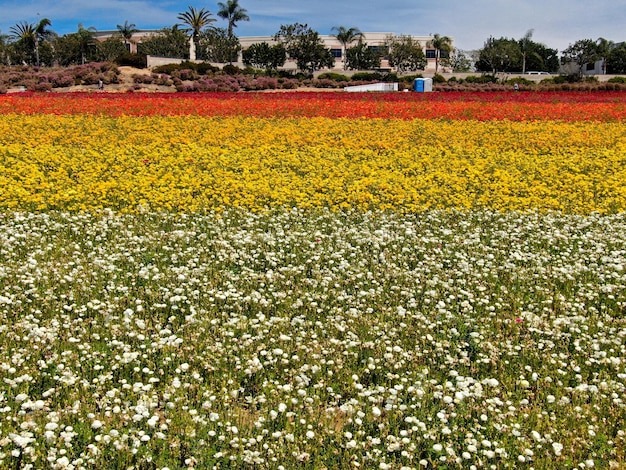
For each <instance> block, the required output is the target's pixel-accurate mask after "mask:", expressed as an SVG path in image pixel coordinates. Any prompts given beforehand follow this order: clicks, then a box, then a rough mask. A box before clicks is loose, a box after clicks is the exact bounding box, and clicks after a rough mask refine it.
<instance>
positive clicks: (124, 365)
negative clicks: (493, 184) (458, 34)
mask: <svg viewBox="0 0 626 470" xmlns="http://www.w3.org/2000/svg"><path fill="white" fill-rule="evenodd" d="M0 246H1V247H2V249H1V250H0V257H1V258H0V259H1V260H2V264H1V269H0V374H1V375H2V381H0V417H1V418H2V419H0V468H3V469H4V468H7V469H8V468H24V469H38V468H51V469H70V468H71V469H91V468H135V469H146V468H153V469H159V470H163V469H164V468H166V467H167V468H185V469H189V468H198V469H211V468H247V469H252V468H255V469H276V470H277V469H290V470H291V469H294V470H295V469H311V470H314V469H315V470H317V469H321V468H332V469H341V470H348V469H354V468H364V469H365V468H366V469H397V470H400V469H406V470H409V469H418V468H419V469H422V468H426V467H428V468H441V469H450V468H455V469H469V468H524V469H525V468H528V469H530V468H537V469H539V468H541V469H546V470H552V469H554V470H556V469H563V468H577V469H588V468H592V467H594V466H595V467H598V468H623V467H624V464H625V463H626V453H625V452H626V432H625V429H626V428H625V426H626V421H625V416H626V401H625V397H626V395H625V393H626V371H625V368H624V366H625V362H626V361H625V358H626V328H625V325H624V309H625V307H626V270H625V266H626V249H625V248H626V218H625V217H624V215H623V214H622V215H612V216H600V215H598V214H593V215H590V216H567V215H558V214H547V215H540V214H537V213H527V214H519V213H512V212H511V213H506V214H501V213H495V212H489V211H467V212H466V211H464V212H456V211H428V212H425V213H419V214H406V215H402V214H398V213H396V212H387V213H383V212H380V211H373V212H370V213H363V212H360V211H345V212H343V213H333V212H330V211H327V210H320V211H304V210H289V211H277V212H275V213H267V212H264V213H262V214H251V213H249V212H242V211H234V210H226V211H224V212H223V213H220V214H206V215H202V214H194V215H193V216H189V215H187V214H173V213H159V214H140V215H130V214H116V213H113V212H109V211H102V212H98V213H91V214H89V213H80V214H79V213H76V214H67V213H65V214H64V213H57V212H48V213H40V214H32V213H30V214H29V213H19V212H15V213H11V214H7V215H4V216H2V217H0Z"/></svg>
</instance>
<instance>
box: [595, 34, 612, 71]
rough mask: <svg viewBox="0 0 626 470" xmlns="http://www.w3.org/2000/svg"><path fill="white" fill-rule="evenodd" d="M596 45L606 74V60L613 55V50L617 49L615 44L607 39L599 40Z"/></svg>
mask: <svg viewBox="0 0 626 470" xmlns="http://www.w3.org/2000/svg"><path fill="white" fill-rule="evenodd" d="M596 44H597V46H598V55H599V56H600V57H601V58H602V59H601V60H602V73H603V74H606V59H607V58H608V56H609V54H610V53H611V49H613V48H614V47H615V43H614V42H613V41H610V40H608V39H605V38H598V40H597V41H596Z"/></svg>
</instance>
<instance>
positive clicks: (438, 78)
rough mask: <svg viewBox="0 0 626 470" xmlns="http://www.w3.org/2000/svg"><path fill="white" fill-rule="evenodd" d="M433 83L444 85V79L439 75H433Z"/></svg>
mask: <svg viewBox="0 0 626 470" xmlns="http://www.w3.org/2000/svg"><path fill="white" fill-rule="evenodd" d="M433 83H446V78H445V77H444V76H443V75H441V74H438V73H437V74H435V75H433Z"/></svg>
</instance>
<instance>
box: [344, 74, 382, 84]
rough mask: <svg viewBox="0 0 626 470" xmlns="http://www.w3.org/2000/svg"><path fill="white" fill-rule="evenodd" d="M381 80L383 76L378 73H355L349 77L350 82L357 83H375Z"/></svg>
mask: <svg viewBox="0 0 626 470" xmlns="http://www.w3.org/2000/svg"><path fill="white" fill-rule="evenodd" d="M382 79H383V75H382V74H381V73H379V72H357V73H355V74H353V75H352V77H350V80H352V81H354V82H357V81H363V82H376V81H380V80H382Z"/></svg>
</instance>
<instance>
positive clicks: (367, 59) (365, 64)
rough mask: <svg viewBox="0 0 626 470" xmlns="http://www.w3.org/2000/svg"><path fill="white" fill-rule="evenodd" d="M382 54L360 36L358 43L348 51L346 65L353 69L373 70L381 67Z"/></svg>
mask: <svg viewBox="0 0 626 470" xmlns="http://www.w3.org/2000/svg"><path fill="white" fill-rule="evenodd" d="M380 56H381V54H380V53H379V52H378V51H377V50H375V49H373V48H371V47H369V46H368V45H367V43H365V42H363V40H362V39H361V38H359V40H358V42H357V45H356V46H354V47H351V48H350V49H348V50H347V51H346V64H345V65H346V66H347V68H349V69H352V70H372V69H377V68H379V67H380Z"/></svg>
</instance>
